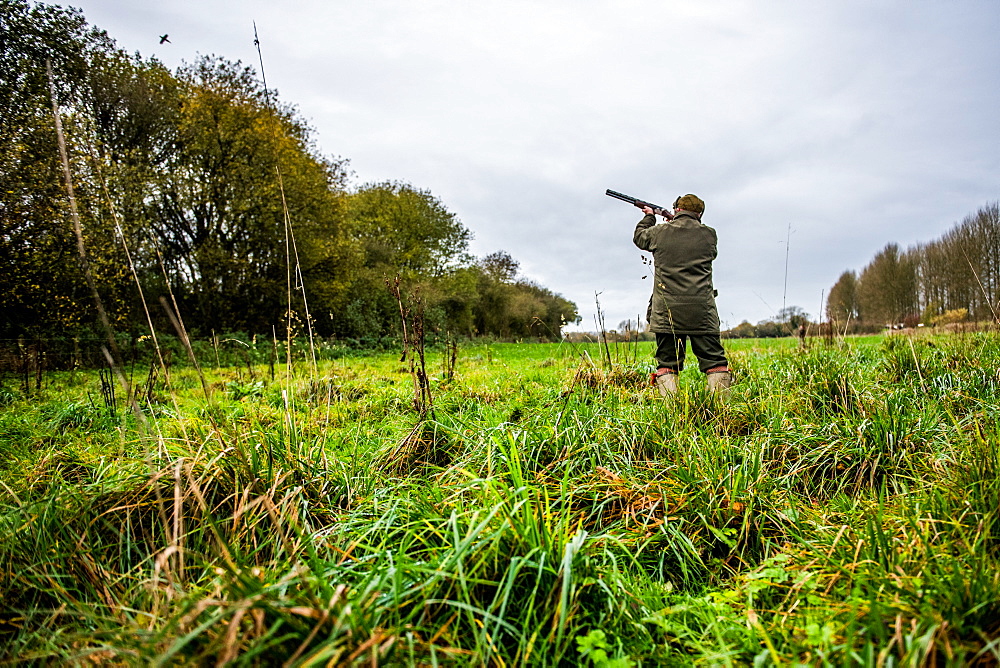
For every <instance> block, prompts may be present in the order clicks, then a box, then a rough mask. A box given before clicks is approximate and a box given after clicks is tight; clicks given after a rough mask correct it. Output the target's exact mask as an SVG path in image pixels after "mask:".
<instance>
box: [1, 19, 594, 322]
mask: <svg viewBox="0 0 1000 668" xmlns="http://www.w3.org/2000/svg"><path fill="white" fill-rule="evenodd" d="M0 44H2V48H0V100H2V102H0V176H2V181H3V184H2V185H3V187H2V188H0V226H2V229H0V314H2V315H0V337H3V338H17V337H21V336H25V337H28V338H31V337H40V336H41V337H44V336H49V335H53V334H60V335H73V334H74V333H77V334H79V335H87V333H88V332H89V333H93V331H94V323H95V313H96V311H95V301H94V299H93V298H92V290H91V289H90V287H89V286H88V283H87V280H86V277H85V274H84V271H83V269H82V263H81V260H80V257H79V252H78V244H77V238H76V236H75V234H74V226H73V224H72V219H71V216H70V208H69V198H68V197H67V187H66V185H65V181H64V171H63V168H62V165H61V161H60V154H59V148H58V145H57V135H56V130H55V122H54V116H53V104H52V98H51V93H50V83H49V80H48V77H47V75H46V61H47V60H48V61H50V62H51V66H52V71H53V74H54V82H53V83H54V85H53V88H52V90H54V94H55V96H56V98H57V101H58V107H59V110H60V118H61V120H62V126H63V129H64V132H65V135H66V141H67V147H68V155H69V163H70V172H71V174H72V178H73V186H74V189H75V195H76V203H77V206H78V209H79V213H80V221H81V223H82V230H83V237H84V240H85V244H84V246H85V250H86V254H87V260H88V264H89V268H90V273H91V275H92V277H93V282H94V284H95V286H96V288H97V291H98V293H99V294H100V296H101V298H102V299H103V301H104V305H105V306H106V308H107V311H108V315H109V317H110V320H111V322H112V324H113V326H114V327H115V329H116V330H118V331H130V332H132V333H133V335H138V334H141V333H142V332H143V331H148V319H149V318H151V319H152V321H153V323H154V326H155V327H156V328H157V329H166V330H169V331H173V328H172V326H171V324H170V322H169V319H168V318H167V314H166V313H165V311H166V309H167V307H165V306H164V305H163V304H164V301H163V300H165V303H166V304H173V303H174V301H176V303H177V307H178V308H177V310H178V311H179V313H180V314H181V316H182V317H183V320H184V323H185V325H186V326H187V328H188V329H189V330H191V331H193V332H201V333H202V334H208V333H209V332H211V331H217V332H221V331H229V332H235V331H242V332H248V333H251V334H252V333H259V334H266V335H268V336H271V335H272V333H273V332H274V331H275V330H277V332H278V336H279V337H280V336H284V335H285V332H284V331H283V330H284V328H285V326H286V324H287V322H288V320H289V317H288V314H289V311H291V314H292V317H291V320H292V323H293V327H292V329H293V330H294V332H293V334H295V335H304V333H305V332H306V330H307V329H308V328H307V325H310V324H311V326H312V329H313V332H314V333H315V334H316V335H318V336H324V337H336V338H338V339H353V340H355V341H361V342H364V341H377V340H379V339H382V338H384V337H386V336H391V335H393V334H394V333H395V332H396V331H397V329H398V327H399V324H398V323H399V321H400V305H399V303H398V302H397V301H396V299H395V298H394V297H393V296H392V295H391V294H390V292H389V290H388V289H387V288H386V279H390V280H393V279H395V278H396V277H397V276H398V277H399V278H400V279H401V284H400V285H401V289H402V292H403V295H404V298H405V300H406V301H407V303H408V305H409V306H411V307H412V308H414V310H416V309H417V308H419V309H420V310H422V312H423V314H424V319H425V325H426V328H427V330H428V331H429V332H440V333H444V332H450V333H452V334H454V335H457V336H476V335H491V336H496V337H504V338H521V337H547V338H556V337H558V336H559V335H560V332H561V328H562V325H563V323H565V322H572V321H575V320H576V319H577V311H576V305H575V304H573V303H572V302H570V301H568V300H566V299H564V298H562V297H561V296H559V295H557V294H554V293H553V292H551V291H550V290H548V289H546V288H544V287H543V286H540V285H538V284H536V283H533V282H532V281H530V280H527V279H525V278H522V277H519V275H518V267H519V265H518V262H517V261H516V260H515V259H514V258H512V257H511V256H510V255H508V254H507V253H505V252H503V251H497V252H496V253H493V254H491V255H488V256H487V257H484V258H475V257H472V256H471V255H470V254H469V250H468V244H469V240H470V239H471V236H472V235H471V233H470V231H469V230H468V229H467V228H466V227H465V226H464V225H463V223H462V222H461V221H460V220H459V219H458V218H457V217H456V216H455V214H454V213H452V212H450V211H449V210H448V209H447V207H446V206H445V205H444V204H443V203H442V202H441V201H440V200H439V199H437V198H436V197H435V196H434V195H432V194H431V193H430V192H429V191H427V190H423V189H420V188H418V187H414V186H412V185H410V184H406V183H398V182H383V183H373V184H365V185H360V186H351V185H350V183H349V171H348V165H347V161H346V160H345V159H342V158H338V157H330V156H324V155H321V154H320V152H319V149H318V147H317V146H316V144H315V143H314V141H313V139H312V133H311V130H310V128H309V127H308V125H307V123H306V122H305V120H304V119H303V118H302V117H301V115H300V114H299V112H298V111H297V110H296V109H295V108H294V107H292V106H291V105H289V104H287V103H285V102H282V101H280V100H279V98H278V97H277V94H276V93H275V91H273V90H265V88H264V86H263V85H262V83H261V82H260V80H259V79H258V77H257V76H256V74H255V73H254V71H253V70H251V69H250V68H246V67H243V66H242V65H240V64H239V63H234V62H229V61H227V60H224V59H222V58H217V57H200V58H199V59H198V60H197V61H196V62H195V63H193V64H189V65H185V66H184V67H181V68H179V69H178V70H177V71H175V72H171V71H170V70H168V69H167V68H166V67H164V66H163V65H162V64H161V63H159V62H158V61H156V60H155V59H143V58H142V57H141V56H140V55H139V54H135V55H129V54H126V53H125V52H123V51H122V50H120V49H118V48H117V46H116V45H115V43H114V41H113V40H112V39H111V38H110V37H109V36H108V35H107V34H106V33H105V32H104V31H101V30H99V29H97V28H94V27H92V26H90V25H88V23H87V22H86V20H85V19H84V17H83V16H82V14H81V13H80V12H79V11H77V10H73V9H64V8H61V7H58V6H52V5H42V4H36V5H30V4H29V3H28V2H26V1H24V0H6V1H4V2H3V3H0ZM140 288H141V290H140ZM170 308H171V309H172V307H170ZM147 313H148V316H147ZM307 314H308V317H309V320H308V321H307Z"/></svg>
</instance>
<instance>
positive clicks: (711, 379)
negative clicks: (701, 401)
mask: <svg viewBox="0 0 1000 668" xmlns="http://www.w3.org/2000/svg"><path fill="white" fill-rule="evenodd" d="M706 377H707V379H708V391H709V392H712V393H713V394H714V393H716V392H718V393H719V394H721V395H726V394H729V387H730V386H731V385H732V384H733V375H732V374H731V373H729V369H724V370H720V371H715V370H712V369H709V371H708V372H707V374H706Z"/></svg>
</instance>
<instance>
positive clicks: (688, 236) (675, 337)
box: [632, 194, 732, 396]
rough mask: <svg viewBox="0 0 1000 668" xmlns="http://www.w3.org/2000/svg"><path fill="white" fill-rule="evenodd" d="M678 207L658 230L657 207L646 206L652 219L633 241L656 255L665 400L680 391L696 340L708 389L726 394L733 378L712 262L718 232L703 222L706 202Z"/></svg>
mask: <svg viewBox="0 0 1000 668" xmlns="http://www.w3.org/2000/svg"><path fill="white" fill-rule="evenodd" d="M637 206H638V204H637ZM673 207H674V215H673V216H672V217H669V216H668V215H664V217H665V218H667V220H666V221H664V222H663V223H661V224H659V225H658V224H656V216H655V215H653V214H654V211H653V209H652V207H650V206H641V207H640V208H642V212H643V213H645V214H646V216H645V217H644V218H643V219H642V220H640V221H639V223H638V224H637V225H636V226H635V234H634V235H633V237H632V241H633V242H634V243H635V245H636V246H638V247H639V248H641V249H642V250H644V251H649V252H650V253H652V254H653V278H654V281H653V296H652V299H651V300H650V304H649V311H648V312H647V314H646V319H647V320H648V321H649V329H650V331H652V332H655V333H656V372H655V373H653V376H652V383H653V385H655V386H656V388H657V389H658V390H659V392H660V394H661V395H663V396H667V395H668V394H672V393H675V392H677V388H678V383H677V375H678V374H679V373H680V372H681V370H682V369H683V368H684V355H685V352H686V349H687V341H688V340H690V341H691V350H692V351H693V352H694V354H695V356H696V357H697V358H698V366H699V368H700V369H701V371H702V372H703V373H705V374H707V378H708V389H709V390H710V391H712V392H717V391H720V390H726V389H728V388H729V386H730V384H731V383H732V376H731V375H730V373H729V361H728V360H727V359H726V351H725V350H724V349H723V347H722V341H721V337H720V335H719V312H718V310H717V309H716V306H715V295H716V292H715V288H714V287H713V285H712V261H713V260H714V259H715V258H716V256H717V255H718V252H717V250H716V245H717V237H716V234H715V230H714V229H712V228H711V227H708V226H707V225H705V224H703V223H702V222H701V216H702V214H703V213H704V212H705V203H704V202H703V201H701V199H699V198H698V197H696V196H694V195H690V194H688V195H682V196H680V197H678V198H677V200H676V201H675V202H674V205H673ZM661 215H662V214H661Z"/></svg>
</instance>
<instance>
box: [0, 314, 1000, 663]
mask: <svg viewBox="0 0 1000 668" xmlns="http://www.w3.org/2000/svg"><path fill="white" fill-rule="evenodd" d="M728 348H729V350H730V353H731V358H732V365H733V367H734V369H735V377H736V384H735V385H734V387H733V390H732V393H731V395H730V396H729V397H728V399H727V400H726V401H725V402H720V401H717V400H715V399H714V398H713V397H711V396H709V395H707V394H706V393H705V391H704V387H703V385H704V378H703V377H701V376H700V375H699V374H698V373H697V370H696V369H689V370H686V371H685V372H684V373H683V374H682V376H681V383H682V392H681V394H680V396H678V397H677V398H676V399H674V400H670V401H666V402H665V401H663V400H661V399H659V397H658V396H656V394H655V392H653V390H652V389H651V388H650V387H649V386H648V371H649V368H648V367H649V361H650V358H651V352H652V351H651V347H650V344H640V345H638V346H626V345H619V346H617V347H615V346H612V347H610V348H608V349H604V348H602V347H600V346H598V345H588V346H580V345H575V346H574V345H570V344H567V343H563V344H520V345H518V344H492V345H472V344H463V345H460V346H459V349H458V351H457V357H456V359H455V364H454V366H452V365H451V363H450V357H449V355H448V351H445V350H437V351H430V352H429V356H428V366H427V371H428V374H429V376H430V378H429V387H430V391H431V395H432V397H433V406H432V411H431V410H429V409H430V407H429V406H427V405H425V406H424V408H425V410H424V411H417V410H416V409H415V406H414V398H415V389H414V380H413V377H412V376H411V374H410V373H409V366H408V364H407V363H401V362H400V361H399V356H398V353H397V354H395V355H391V354H380V355H370V356H358V357H352V358H343V359H339V360H335V361H326V362H320V364H319V367H318V369H317V370H316V371H315V372H314V371H313V370H311V369H310V367H309V365H308V364H306V363H304V362H303V363H301V364H299V365H298V366H297V367H296V368H295V369H294V371H293V372H292V373H288V372H287V370H286V369H284V367H279V368H277V369H276V372H275V376H274V379H273V380H272V378H271V376H270V369H269V368H268V366H267V365H262V366H252V365H250V366H248V365H243V366H234V367H230V368H221V369H219V368H215V367H214V366H213V365H212V364H211V363H209V365H208V368H205V369H204V374H205V382H204V385H203V383H202V381H201V379H200V378H199V375H198V374H197V373H196V371H195V370H194V369H190V368H187V369H181V368H175V369H172V370H171V372H170V376H169V379H168V380H167V381H165V380H164V379H163V374H162V372H161V373H160V374H159V375H157V376H149V375H147V371H148V369H140V370H133V371H132V372H131V374H132V377H133V379H134V381H135V384H136V385H137V387H138V392H137V394H138V395H139V397H140V402H139V404H140V405H141V408H142V416H141V417H137V416H136V415H135V414H134V413H133V412H132V411H130V410H129V409H128V406H127V402H125V401H123V400H122V399H121V398H120V397H119V398H117V399H115V400H112V399H111V398H110V396H109V395H108V394H107V386H105V391H104V393H102V390H101V382H100V380H99V378H98V375H97V372H96V371H77V372H76V373H74V374H70V373H68V372H67V373H59V374H55V373H53V374H49V375H48V376H47V377H46V379H45V384H44V387H43V389H42V391H41V392H39V393H37V394H33V395H32V396H29V397H24V396H22V395H21V394H19V391H17V390H13V389H10V387H9V386H8V389H6V390H2V391H0V404H2V414H0V439H2V453H3V458H2V461H0V476H2V477H0V480H2V485H0V656H2V658H3V659H4V660H5V661H6V662H7V663H18V662H21V661H23V662H35V663H54V664H59V663H77V664H79V665H175V664H204V665H249V666H254V665H260V666H271V665H359V666H360V665H376V664H378V665H399V666H411V665H412V666H431V665H463V666H464V665H491V666H511V665H532V666H535V665H538V666H550V665H567V666H570V665H581V666H603V667H612V666H618V667H622V666H672V665H678V666H679V665H691V664H698V665H750V664H753V665H796V664H801V665H823V664H831V665H856V664H860V665H884V666H897V665H905V666H918V665H970V664H981V665H995V664H997V663H998V661H1000V558H998V556H1000V555H998V549H1000V480H998V473H1000V461H998V434H1000V377H998V372H997V370H998V368H1000V338H998V337H997V335H995V334H990V333H979V334H968V335H951V336H937V337H935V336H923V337H919V338H909V337H905V336H896V337H888V338H883V337H868V338H864V339H852V340H849V341H846V342H844V341H838V342H836V343H834V344H833V345H826V344H824V343H822V342H816V343H814V344H813V345H812V346H811V347H810V348H809V349H808V350H800V349H798V348H797V342H796V341H792V340H790V339H789V340H778V341H769V342H761V341H734V342H729V343H728ZM143 379H145V380H143ZM118 392H119V394H121V390H120V389H119V390H118Z"/></svg>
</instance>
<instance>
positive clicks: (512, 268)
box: [479, 250, 521, 283]
mask: <svg viewBox="0 0 1000 668" xmlns="http://www.w3.org/2000/svg"><path fill="white" fill-rule="evenodd" d="M479 266H480V267H481V268H482V270H483V271H484V272H485V273H486V275H487V276H489V277H490V278H492V279H493V280H494V281H498V282H500V283H510V282H512V281H513V280H514V278H515V277H516V276H517V270H518V269H519V268H520V266H521V265H520V263H518V261H517V260H515V259H514V258H512V257H511V256H510V253H508V252H507V251H502V250H499V251H496V252H495V253H490V254H489V255H487V256H486V257H484V258H482V259H481V260H480V261H479Z"/></svg>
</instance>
